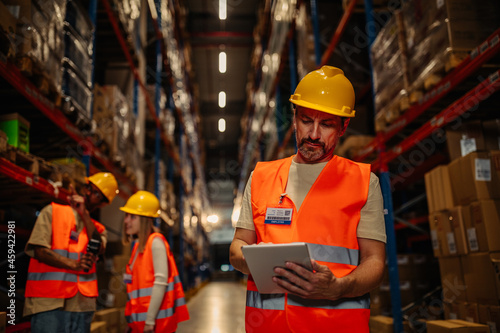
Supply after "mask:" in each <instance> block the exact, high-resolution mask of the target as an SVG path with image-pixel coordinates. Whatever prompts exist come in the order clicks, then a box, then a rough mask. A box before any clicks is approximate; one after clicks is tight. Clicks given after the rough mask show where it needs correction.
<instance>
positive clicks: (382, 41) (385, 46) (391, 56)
mask: <svg viewBox="0 0 500 333" xmlns="http://www.w3.org/2000/svg"><path fill="white" fill-rule="evenodd" d="M371 59H372V67H373V85H374V92H375V112H376V117H375V130H376V131H377V132H379V131H382V130H384V129H385V128H386V126H388V125H389V124H390V123H392V122H393V121H394V120H395V119H397V117H398V116H399V115H400V112H401V111H403V110H404V109H406V108H407V107H406V105H407V102H406V101H407V99H406V97H407V91H408V85H409V81H408V69H407V57H406V44H405V38H404V28H403V19H402V15H401V12H399V11H396V12H394V15H393V16H392V17H391V18H390V19H389V21H388V22H387V23H386V24H385V26H384V27H383V28H382V29H381V30H380V32H379V33H378V35H377V38H376V39H375V41H374V42H373V44H372V48H371Z"/></svg>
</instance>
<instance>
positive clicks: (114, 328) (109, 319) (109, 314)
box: [94, 308, 120, 333]
mask: <svg viewBox="0 0 500 333" xmlns="http://www.w3.org/2000/svg"><path fill="white" fill-rule="evenodd" d="M94 321H103V322H105V323H106V332H109V333H114V332H117V333H118V332H119V331H120V309H118V308H112V309H104V310H99V311H96V312H95V314H94Z"/></svg>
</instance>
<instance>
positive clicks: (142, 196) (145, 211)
mask: <svg viewBox="0 0 500 333" xmlns="http://www.w3.org/2000/svg"><path fill="white" fill-rule="evenodd" d="M120 210H122V211H124V212H125V213H129V214H134V215H141V216H146V217H158V216H160V202H159V201H158V199H157V198H156V196H155V195H154V194H153V193H151V192H148V191H137V192H136V193H134V194H133V195H132V196H131V197H130V198H128V200H127V203H126V204H125V206H123V207H120Z"/></svg>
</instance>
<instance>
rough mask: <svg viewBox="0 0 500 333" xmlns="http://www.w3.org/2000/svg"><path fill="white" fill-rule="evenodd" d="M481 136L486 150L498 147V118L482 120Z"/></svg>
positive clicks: (499, 130) (499, 121)
mask: <svg viewBox="0 0 500 333" xmlns="http://www.w3.org/2000/svg"><path fill="white" fill-rule="evenodd" d="M482 125H483V136H484V143H485V146H486V150H499V149H500V119H493V120H487V121H483V123H482Z"/></svg>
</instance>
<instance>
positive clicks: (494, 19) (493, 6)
mask: <svg viewBox="0 0 500 333" xmlns="http://www.w3.org/2000/svg"><path fill="white" fill-rule="evenodd" d="M402 13H403V20H404V29H405V34H406V44H407V48H408V55H409V62H408V65H409V74H410V80H411V87H410V90H411V93H410V102H416V101H418V99H419V98H420V97H421V96H422V95H423V92H424V91H425V90H429V89H430V88H432V87H433V86H434V85H435V84H436V83H437V82H439V80H440V79H441V78H442V77H443V76H444V74H445V73H446V72H448V71H449V70H451V69H453V68H455V67H456V66H457V65H458V64H459V63H460V61H462V60H463V59H464V58H465V57H466V56H467V54H468V53H469V52H470V51H471V50H472V49H474V48H476V47H478V46H479V45H480V43H482V42H483V41H484V40H485V39H486V38H487V37H488V36H489V35H490V34H491V33H493V32H494V31H495V30H496V29H497V28H498V17H499V15H500V3H499V2H498V1H496V0H489V1H474V0H443V1H436V0H412V1H408V2H405V3H404V5H403V7H402Z"/></svg>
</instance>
